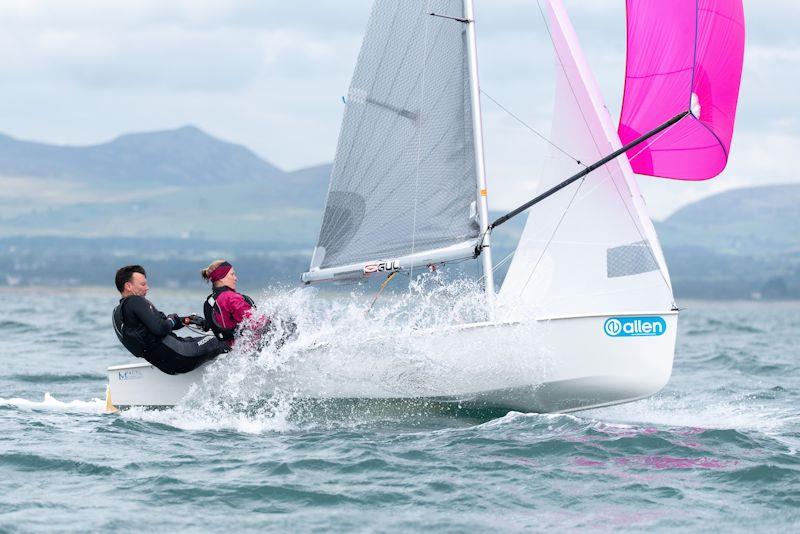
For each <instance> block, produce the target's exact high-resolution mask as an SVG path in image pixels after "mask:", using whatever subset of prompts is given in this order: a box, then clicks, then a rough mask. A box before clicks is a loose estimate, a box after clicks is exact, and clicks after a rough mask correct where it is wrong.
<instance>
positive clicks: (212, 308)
mask: <svg viewBox="0 0 800 534" xmlns="http://www.w3.org/2000/svg"><path fill="white" fill-rule="evenodd" d="M226 291H233V289H231V288H229V287H228V286H222V287H215V288H214V289H213V291H212V293H211V294H210V295H209V296H208V297H207V298H206V301H205V303H204V304H203V318H204V319H205V322H206V328H208V329H210V330H211V331H212V332H213V333H214V335H215V336H217V337H218V338H219V339H221V340H223V341H230V340H232V339H233V334H234V333H235V332H236V327H237V326H238V325H234V326H233V328H226V327H224V326H223V325H221V324H219V321H217V320H216V318H215V317H214V315H215V314H214V312H217V314H219V315H220V316H223V312H222V310H221V309H220V307H219V304H217V299H218V298H219V296H220V295H221V294H222V293H224V292H226ZM239 295H241V296H242V298H243V299H244V300H245V302H247V303H248V304H249V305H250V307H251V308H253V309H255V307H256V304H255V302H253V299H251V298H250V297H248V296H247V295H243V294H242V293H239Z"/></svg>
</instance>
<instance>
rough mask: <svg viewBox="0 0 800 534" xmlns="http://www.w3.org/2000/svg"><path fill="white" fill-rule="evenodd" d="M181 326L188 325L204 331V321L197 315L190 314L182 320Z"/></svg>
mask: <svg viewBox="0 0 800 534" xmlns="http://www.w3.org/2000/svg"><path fill="white" fill-rule="evenodd" d="M183 324H185V325H186V326H189V325H190V324H192V325H195V326H198V327H200V328H201V329H202V330H206V321H205V319H203V318H202V317H200V316H199V315H195V314H194V313H193V314H191V315H190V316H189V317H184V318H183Z"/></svg>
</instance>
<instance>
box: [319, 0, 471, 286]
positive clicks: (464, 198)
mask: <svg viewBox="0 0 800 534" xmlns="http://www.w3.org/2000/svg"><path fill="white" fill-rule="evenodd" d="M430 13H437V14H438V15H442V16H432V15H431V14H430ZM445 16H446V17H445ZM447 17H450V18H447ZM464 18H465V9H464V3H463V0H429V1H425V2H421V1H416V0H376V2H375V4H374V6H373V10H372V15H371V17H370V21H369V24H368V28H367V31H366V34H365V37H364V42H363V45H362V49H361V53H360V54H359V59H358V62H357V65H356V69H355V72H354V74H353V79H352V82H351V85H350V89H349V91H348V98H347V99H346V108H345V114H344V118H343V121H342V129H341V132H340V137H339V144H338V148H337V153H336V158H335V160H334V165H333V170H332V173H331V184H330V189H329V193H328V198H327V201H326V207H325V212H324V215H323V221H322V227H321V230H320V234H319V238H318V240H317V245H316V247H315V250H314V255H313V259H312V262H311V267H310V271H323V270H325V269H338V268H340V267H348V266H353V265H358V264H363V263H365V262H372V261H374V260H375V259H376V258H401V257H407V256H412V255H414V254H416V253H420V252H424V251H428V250H439V249H446V248H447V247H450V246H454V245H458V244H462V243H467V242H473V241H475V240H476V238H477V236H478V234H479V231H480V228H479V223H478V219H477V217H476V206H475V201H476V196H477V195H476V193H477V175H476V164H475V149H474V141H473V130H472V128H473V126H472V116H471V101H470V72H469V64H468V55H467V53H468V50H467V36H466V28H465V23H464V22H463V21H462V20H461V19H464ZM304 279H305V275H304Z"/></svg>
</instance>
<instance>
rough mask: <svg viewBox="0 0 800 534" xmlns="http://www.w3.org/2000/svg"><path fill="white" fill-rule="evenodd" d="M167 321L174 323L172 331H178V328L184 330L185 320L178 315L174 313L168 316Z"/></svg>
mask: <svg viewBox="0 0 800 534" xmlns="http://www.w3.org/2000/svg"><path fill="white" fill-rule="evenodd" d="M167 319H169V320H170V321H172V329H173V330H177V329H178V328H183V319H181V316H180V315H178V314H177V313H172V314H170V315H167Z"/></svg>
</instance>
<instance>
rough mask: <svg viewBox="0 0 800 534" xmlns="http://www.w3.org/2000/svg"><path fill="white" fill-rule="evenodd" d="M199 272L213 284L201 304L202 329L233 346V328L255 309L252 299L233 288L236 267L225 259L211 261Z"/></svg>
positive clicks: (234, 285) (234, 286)
mask: <svg viewBox="0 0 800 534" xmlns="http://www.w3.org/2000/svg"><path fill="white" fill-rule="evenodd" d="M201 274H202V276H203V279H204V280H206V281H207V282H211V284H212V292H211V294H210V295H209V296H208V298H206V302H205V305H204V306H203V315H204V316H205V317H204V318H205V329H206V330H211V331H212V332H213V333H214V335H215V336H217V337H218V338H219V339H222V340H225V341H227V342H228V343H229V344H230V345H233V339H234V338H233V335H234V333H235V332H236V328H237V327H238V326H239V324H241V322H242V321H244V320H245V319H246V318H248V317H250V315H251V314H252V313H253V312H254V310H255V304H254V303H253V299H251V298H250V297H248V296H247V295H242V294H241V293H238V292H237V291H236V283H237V282H238V278H236V270H235V269H234V268H233V265H231V264H230V263H229V262H227V261H225V260H217V261H215V262H213V263H212V264H211V265H209V266H208V267H206V268H205V269H203V270H202V272H201ZM262 326H263V325H262Z"/></svg>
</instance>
